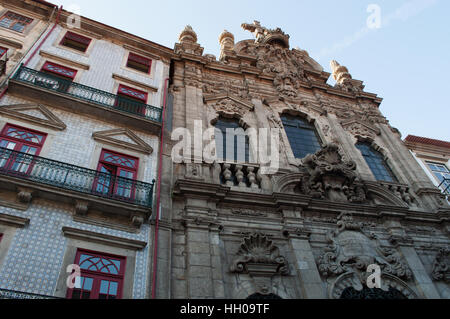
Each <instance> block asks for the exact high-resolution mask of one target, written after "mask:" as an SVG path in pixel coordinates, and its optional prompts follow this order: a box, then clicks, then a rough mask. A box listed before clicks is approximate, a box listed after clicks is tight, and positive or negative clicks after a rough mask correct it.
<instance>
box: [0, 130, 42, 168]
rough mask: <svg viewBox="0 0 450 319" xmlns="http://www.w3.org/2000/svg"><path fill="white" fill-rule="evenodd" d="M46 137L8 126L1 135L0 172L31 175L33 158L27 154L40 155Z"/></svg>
mask: <svg viewBox="0 0 450 319" xmlns="http://www.w3.org/2000/svg"><path fill="white" fill-rule="evenodd" d="M46 137H47V134H45V133H41V132H37V131H33V130H29V129H26V128H23V127H20V126H16V125H11V124H6V125H5V127H4V128H3V130H2V132H1V134H0V170H6V171H10V172H11V171H13V172H17V173H22V174H29V172H30V171H31V168H32V165H33V163H32V162H33V157H32V156H27V154H28V155H39V153H40V151H41V148H42V145H43V144H44V142H45V138H46ZM12 151H14V152H12ZM17 152H20V153H17Z"/></svg>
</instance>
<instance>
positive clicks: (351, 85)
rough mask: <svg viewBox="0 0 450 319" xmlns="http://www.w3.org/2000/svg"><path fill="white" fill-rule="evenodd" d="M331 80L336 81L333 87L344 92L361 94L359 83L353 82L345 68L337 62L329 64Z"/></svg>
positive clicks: (362, 87)
mask: <svg viewBox="0 0 450 319" xmlns="http://www.w3.org/2000/svg"><path fill="white" fill-rule="evenodd" d="M330 66H331V70H332V71H333V78H334V79H335V80H336V85H335V87H336V88H338V89H340V90H342V91H345V92H353V93H356V92H361V91H362V90H363V89H364V86H363V85H362V82H361V81H357V80H353V79H352V76H351V75H350V73H349V72H348V69H347V68H346V67H345V66H342V65H340V64H339V63H338V62H337V61H335V60H333V61H331V62H330Z"/></svg>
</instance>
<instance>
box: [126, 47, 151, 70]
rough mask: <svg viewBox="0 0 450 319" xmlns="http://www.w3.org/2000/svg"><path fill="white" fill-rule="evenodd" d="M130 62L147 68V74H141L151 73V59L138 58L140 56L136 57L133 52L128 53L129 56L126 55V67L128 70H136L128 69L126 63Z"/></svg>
mask: <svg viewBox="0 0 450 319" xmlns="http://www.w3.org/2000/svg"><path fill="white" fill-rule="evenodd" d="M130 61H133V62H136V63H139V64H141V65H143V66H145V67H148V71H147V72H143V73H146V74H150V73H151V72H152V60H151V59H149V58H146V57H143V56H140V55H137V54H135V53H133V52H130V54H128V60H127V67H128V68H132V69H133V70H136V69H135V68H133V67H130V66H129V65H128V63H129V62H130ZM137 71H140V70H137Z"/></svg>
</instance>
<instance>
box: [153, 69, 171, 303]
mask: <svg viewBox="0 0 450 319" xmlns="http://www.w3.org/2000/svg"><path fill="white" fill-rule="evenodd" d="M168 81H169V78H166V79H165V80H164V101H163V112H162V122H161V140H160V142H159V166H158V181H157V188H156V221H155V240H154V243H155V244H154V246H153V275H152V299H155V297H156V270H157V259H158V238H159V237H158V234H159V205H160V201H161V175H162V153H163V141H164V120H165V115H166V103H167V84H168Z"/></svg>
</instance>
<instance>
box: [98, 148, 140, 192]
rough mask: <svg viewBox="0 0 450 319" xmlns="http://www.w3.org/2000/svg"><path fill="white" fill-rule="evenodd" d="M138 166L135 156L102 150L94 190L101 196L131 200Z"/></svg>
mask: <svg viewBox="0 0 450 319" xmlns="http://www.w3.org/2000/svg"><path fill="white" fill-rule="evenodd" d="M138 166H139V159H138V158H136V157H132V156H128V155H124V154H120V153H117V152H111V151H108V150H105V149H104V150H102V153H101V155H100V160H99V164H98V167H97V171H98V172H99V174H98V177H97V179H96V182H95V184H94V190H95V192H96V193H98V194H99V195H102V196H107V197H112V198H118V199H120V200H127V199H128V200H131V199H133V198H134V195H135V180H136V176H137V170H138Z"/></svg>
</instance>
